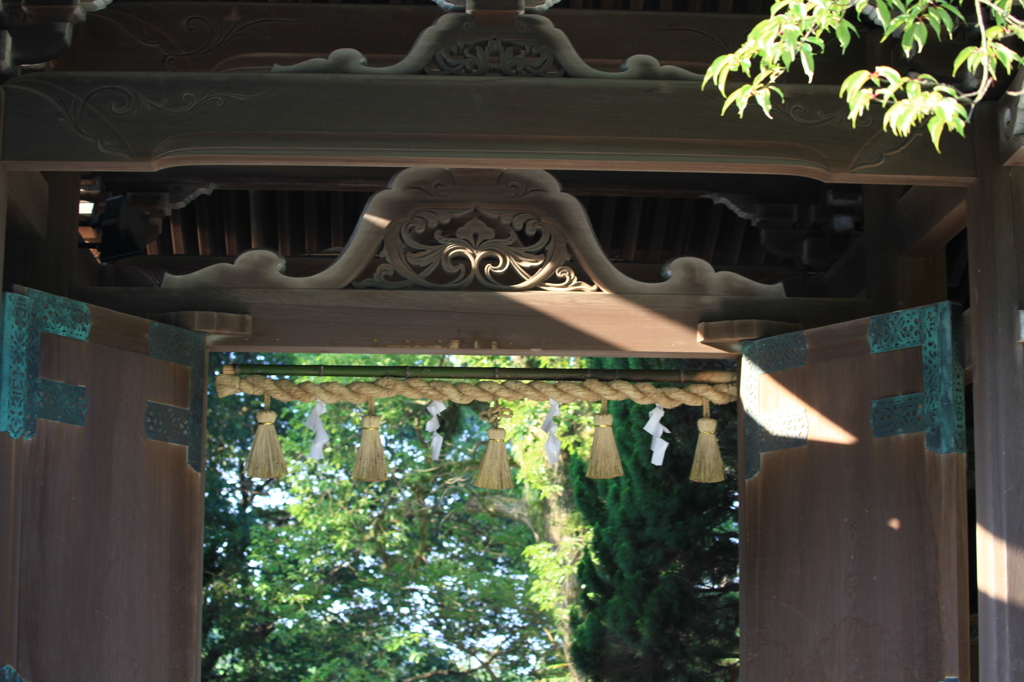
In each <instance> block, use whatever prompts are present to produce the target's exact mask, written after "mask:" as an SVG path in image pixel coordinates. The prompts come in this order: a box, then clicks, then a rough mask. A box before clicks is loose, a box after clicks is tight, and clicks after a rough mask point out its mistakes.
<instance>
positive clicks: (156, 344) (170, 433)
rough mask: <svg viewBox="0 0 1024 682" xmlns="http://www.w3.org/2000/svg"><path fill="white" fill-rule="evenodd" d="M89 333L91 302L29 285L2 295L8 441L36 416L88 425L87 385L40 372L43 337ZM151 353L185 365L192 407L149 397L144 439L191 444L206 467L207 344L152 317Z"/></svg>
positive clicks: (2, 396) (2, 405) (0, 400)
mask: <svg viewBox="0 0 1024 682" xmlns="http://www.w3.org/2000/svg"><path fill="white" fill-rule="evenodd" d="M91 331H92V320H91V314H90V312H89V306H88V305H87V304H85V303H81V302H79V301H72V300H69V299H66V298H61V297H59V296H52V295H50V294H45V293H42V292H40V291H33V290H29V291H28V292H27V293H26V294H14V293H8V294H4V307H3V339H2V342H0V377H2V379H0V431H3V432H6V433H7V434H9V435H10V436H11V438H16V439H19V438H20V439H29V438H32V437H34V436H35V433H36V420H37V419H47V420H50V421H56V422H61V423H64V424H72V425H75V426H85V419H86V413H87V411H88V399H87V396H86V387H85V386H77V385H74V384H67V383H64V382H61V381H52V380H50V379H43V378H40V377H39V348H40V337H41V335H42V334H43V333H47V334H55V335H57V336H64V337H67V338H72V339H77V340H79V341H88V340H89V335H90V333H91ZM148 343H149V355H150V357H152V358H155V359H157V360H163V361H165V362H171V363H174V364H177V365H184V366H186V367H188V368H189V407H187V408H183V407H176V406H173V405H164V404H161V403H155V402H152V401H147V403H146V413H145V418H144V419H145V432H146V438H149V439H151V440H157V441H161V442H165V443H174V444H176V445H184V446H186V447H187V448H188V455H187V460H188V464H189V466H190V467H192V469H193V470H195V471H197V472H202V468H203V438H202V434H203V417H204V406H205V401H204V396H205V391H206V376H205V373H204V371H203V369H204V367H205V359H206V346H205V343H204V341H203V335H202V334H200V333H198V332H192V331H188V330H185V329H180V328H178V327H172V326H170V325H166V324H160V323H159V322H151V323H150V326H149V333H148Z"/></svg>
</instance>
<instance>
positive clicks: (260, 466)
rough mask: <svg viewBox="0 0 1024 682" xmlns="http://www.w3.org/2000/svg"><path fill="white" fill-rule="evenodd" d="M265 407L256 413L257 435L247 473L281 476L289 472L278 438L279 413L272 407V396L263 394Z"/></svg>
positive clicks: (254, 476) (253, 442)
mask: <svg viewBox="0 0 1024 682" xmlns="http://www.w3.org/2000/svg"><path fill="white" fill-rule="evenodd" d="M263 400H264V405H263V409H262V410H260V411H259V412H257V413H256V424H257V426H256V437H255V438H254V439H253V441H252V451H250V452H249V461H248V463H247V464H246V473H248V474H249V476H251V477H252V478H281V477H282V476H285V475H286V474H287V473H288V465H287V464H285V461H284V453H283V452H281V444H280V443H279V442H278V440H277V429H275V428H274V422H275V421H277V413H276V412H273V411H271V409H270V396H269V395H264V396H263Z"/></svg>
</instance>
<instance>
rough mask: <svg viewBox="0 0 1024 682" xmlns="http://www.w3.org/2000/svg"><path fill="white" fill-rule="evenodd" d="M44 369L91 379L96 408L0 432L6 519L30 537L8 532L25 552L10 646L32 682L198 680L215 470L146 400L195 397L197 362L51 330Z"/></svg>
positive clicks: (7, 632)
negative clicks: (172, 438) (154, 416)
mask: <svg viewBox="0 0 1024 682" xmlns="http://www.w3.org/2000/svg"><path fill="white" fill-rule="evenodd" d="M106 324H107V325H109V324H110V320H107V321H106ZM128 336H129V337H130V336H131V334H128ZM39 371H40V377H42V378H45V379H51V380H56V381H62V382H65V383H71V384H77V385H82V386H85V388H86V393H87V396H88V413H87V416H86V423H85V426H84V427H79V426H72V425H69V424H63V423H57V422H51V421H46V420H42V419H40V420H38V422H37V426H36V431H37V435H36V437H35V438H33V439H31V440H28V441H23V442H14V441H11V440H10V439H9V438H8V437H7V436H6V435H0V457H2V458H3V460H2V463H3V465H4V466H3V468H2V472H3V474H2V475H0V484H2V485H3V486H4V489H5V491H8V490H9V491H13V493H14V494H13V495H12V496H10V497H8V496H6V495H5V503H4V508H3V510H2V511H0V513H2V514H3V516H2V517H0V518H2V519H3V522H4V524H5V526H7V527H8V528H11V527H12V525H11V524H13V529H14V530H15V531H18V529H19V528H20V542H15V541H12V540H10V538H13V537H17V535H16V534H8V533H4V535H3V539H4V542H5V545H13V546H14V548H15V551H13V552H12V553H11V556H12V557H13V560H8V557H7V556H6V554H7V553H6V552H5V553H4V554H5V557H4V561H0V596H5V597H6V596H7V595H8V594H10V592H9V587H8V585H10V584H11V582H12V578H13V580H14V581H16V582H17V587H18V589H17V594H18V601H17V602H16V608H15V609H13V610H8V609H7V608H5V609H3V613H4V618H3V620H2V621H0V647H2V648H0V656H2V657H3V658H4V662H6V663H11V664H12V665H14V667H15V668H16V669H17V670H18V672H19V673H20V674H21V675H22V676H23V677H25V678H26V679H28V680H32V681H33V682H36V681H38V682H47V681H51V680H52V681H54V682H60V681H63V680H69V681H70V680H75V681H79V682H122V681H123V682H138V681H140V680H147V681H153V682H163V681H166V682H187V681H190V680H197V679H198V668H199V636H200V629H199V623H200V608H201V601H200V600H201V583H202V576H201V570H202V533H203V526H202V523H203V477H202V475H201V474H198V473H196V472H195V471H193V470H192V469H191V468H190V467H189V466H188V464H187V462H186V448H185V447H184V446H180V445H172V444H168V443H162V442H157V441H153V440H147V439H146V438H145V429H144V414H145V410H146V402H147V401H155V402H160V403H164V404H170V405H177V406H179V407H187V406H188V402H189V396H188V383H189V382H188V378H189V371H190V370H189V369H188V368H187V367H184V366H180V365H175V364H171V363H168V362H164V361H160V360H155V359H152V358H150V357H148V356H147V355H143V354H141V353H135V352H131V351H126V350H122V349H119V348H114V347H110V346H106V345H102V344H100V343H95V342H84V341H77V340H74V339H69V338H64V337H57V336H51V335H49V334H44V335H43V337H42V345H41V353H40V368H39ZM9 500H13V501H14V502H9ZM19 503H20V504H19ZM12 504H14V505H17V506H18V507H19V509H18V511H17V512H15V513H13V514H12V513H11V512H10V510H9V509H8V507H9V506H10V505H12ZM19 516H20V519H19V518H18V517H19ZM14 562H16V564H17V565H16V567H12V566H11V564H12V563H14ZM15 570H16V576H12V574H13V573H14V572H15ZM6 603H9V602H5V604H6ZM12 630H13V632H12Z"/></svg>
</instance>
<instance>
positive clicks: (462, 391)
mask: <svg viewBox="0 0 1024 682" xmlns="http://www.w3.org/2000/svg"><path fill="white" fill-rule="evenodd" d="M235 393H246V394H249V395H269V396H270V397H272V398H276V399H277V400H280V401H284V402H287V401H293V400H295V401H299V402H303V403H311V402H314V401H316V400H322V401H324V402H325V403H357V404H358V403H364V402H366V401H367V400H369V399H370V398H373V399H379V398H394V397H395V396H402V397H404V398H411V399H413V400H440V401H450V402H453V403H459V404H461V405H465V404H467V403H471V402H473V401H474V400H479V401H482V402H493V401H495V400H539V401H547V400H555V401H557V402H559V403H572V402H577V401H579V402H597V401H599V400H632V401H633V402H635V403H639V404H641V405H654V404H658V405H661V406H662V407H664V408H673V407H678V406H679V405H690V406H692V407H700V406H701V405H703V404H704V401H705V400H708V401H710V402H713V403H715V404H716V405H724V404H726V403H731V402H734V401H735V400H736V393H737V391H736V384H735V383H724V384H714V385H709V384H683V385H682V386H681V387H669V388H655V386H654V385H653V384H650V383H646V382H639V383H631V382H628V381H622V380H619V379H617V380H615V381H599V380H597V379H587V380H586V381H557V382H546V381H531V382H528V383H527V382H522V381H503V382H501V383H498V382H496V381H480V382H477V383H472V384H470V383H463V382H453V383H449V382H446V381H427V380H426V379H395V378H392V377H384V378H381V379H377V380H376V381H355V382H352V383H348V384H339V383H335V382H327V383H319V384H317V383H313V382H312V381H304V382H302V383H301V384H296V383H294V382H291V381H288V380H287V379H277V380H274V379H269V378H267V377H264V376H258V375H248V376H238V375H230V374H220V375H218V376H217V395H218V396H220V397H221V398H224V397H226V396H229V395H233V394H235Z"/></svg>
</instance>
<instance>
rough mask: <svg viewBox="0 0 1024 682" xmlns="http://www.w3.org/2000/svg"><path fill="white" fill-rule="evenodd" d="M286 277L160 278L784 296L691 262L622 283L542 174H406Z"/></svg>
mask: <svg viewBox="0 0 1024 682" xmlns="http://www.w3.org/2000/svg"><path fill="white" fill-rule="evenodd" d="M284 266H285V260H284V258H283V257H282V256H281V255H280V254H278V253H277V252H275V251H271V250H269V249H254V250H252V251H247V252H245V253H243V254H240V255H239V256H238V257H237V258H236V259H235V262H234V263H233V264H227V263H219V264H217V265H211V266H209V267H207V268H203V269H202V270H198V271H196V272H194V273H191V274H188V275H165V276H164V279H163V282H162V286H163V287H167V288H203V287H248V288H285V289H299V288H301V289H341V288H345V287H350V286H351V287H354V288H384V289H396V288H407V287H417V288H423V289H466V288H478V289H490V290H498V291H525V290H542V291H591V292H593V291H603V292H608V293H620V294H643V293H649V294H693V295H704V296H757V297H783V296H785V293H784V291H783V289H782V285H780V284H775V285H766V284H759V283H757V282H754V281H752V280H749V279H747V278H745V277H742V276H740V275H737V274H735V273H731V272H715V271H714V268H712V267H711V265H710V264H709V263H707V262H706V261H703V260H700V259H699V258H677V259H675V260H673V261H671V262H669V263H668V264H667V265H666V266H665V268H664V271H663V274H664V276H665V281H664V282H656V283H651V282H639V281H637V280H634V279H631V278H629V277H627V276H626V275H624V274H622V273H621V272H619V271H618V270H617V269H616V268H615V266H614V265H612V263H611V262H609V261H608V259H607V258H606V257H605V255H604V253H603V252H602V251H601V247H600V245H599V244H598V242H597V239H596V237H595V236H594V230H593V228H592V227H591V225H590V220H589V218H588V216H587V213H586V211H585V210H584V209H583V207H582V206H581V205H580V203H579V201H577V200H576V198H575V197H573V196H571V195H569V194H566V193H564V192H562V190H561V187H560V186H559V184H558V181H557V180H555V178H554V177H553V176H552V175H551V174H549V173H547V172H545V171H541V170H505V171H500V170H476V169H445V168H411V169H408V170H404V171H402V172H400V173H398V174H397V175H396V176H395V177H394V178H392V179H391V183H390V184H389V187H388V189H386V190H383V191H380V192H377V193H376V194H374V195H373V196H372V197H371V198H370V200H369V202H367V204H366V207H365V208H364V209H363V214H362V216H361V217H360V219H359V223H358V224H357V225H356V229H355V232H354V233H353V235H352V239H351V240H350V241H349V243H348V245H346V247H345V250H344V251H342V253H341V254H340V255H339V256H338V258H337V260H335V261H334V263H332V264H331V265H330V266H328V267H327V269H325V270H324V271H323V272H320V273H318V274H316V275H312V276H309V277H289V276H287V275H285V274H284Z"/></svg>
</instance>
